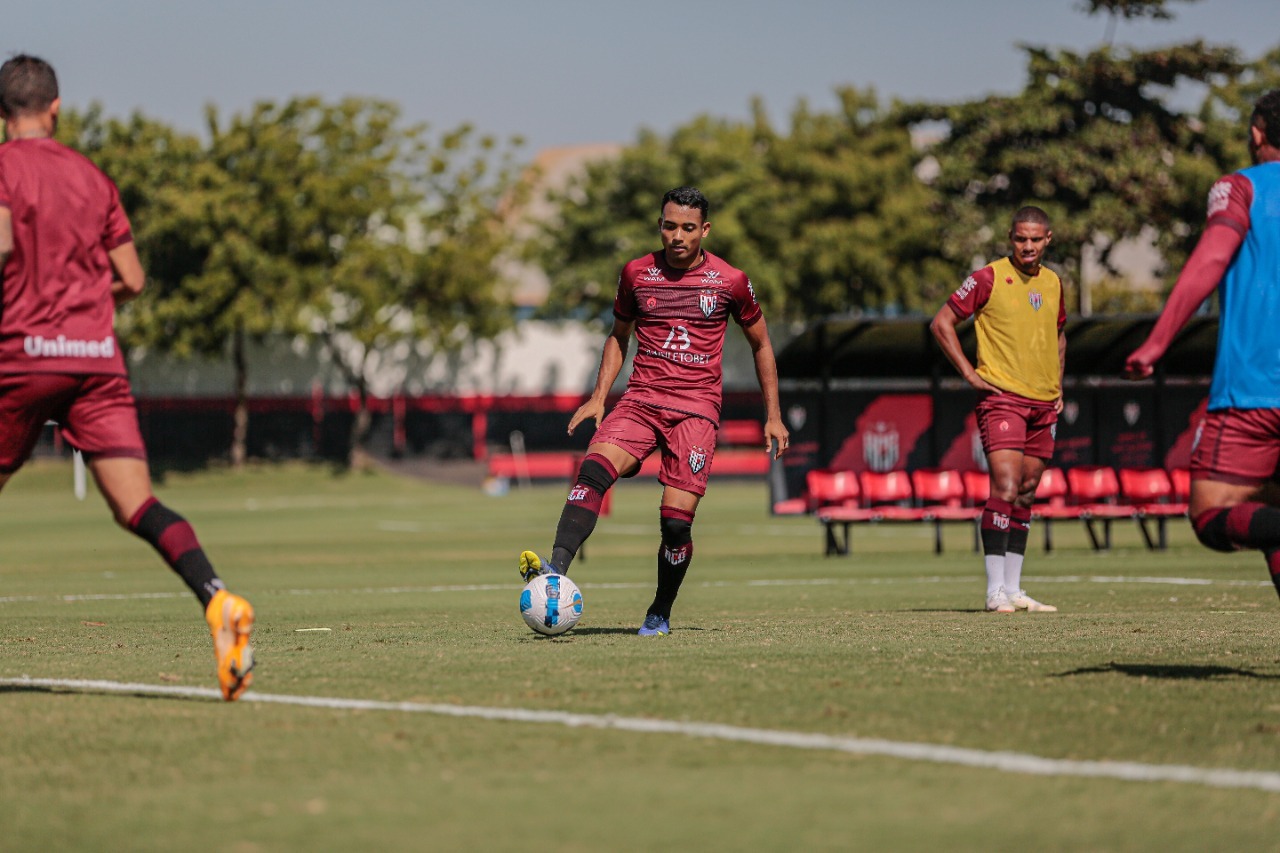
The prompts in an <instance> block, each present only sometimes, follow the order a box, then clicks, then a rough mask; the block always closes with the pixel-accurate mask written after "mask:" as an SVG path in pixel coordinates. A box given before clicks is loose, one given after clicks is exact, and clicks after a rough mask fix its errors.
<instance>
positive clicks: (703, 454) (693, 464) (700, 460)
mask: <svg viewBox="0 0 1280 853" xmlns="http://www.w3.org/2000/svg"><path fill="white" fill-rule="evenodd" d="M706 465H707V451H705V450H703V449H702V448H701V447H699V446H698V445H696V444H695V445H694V446H693V447H692V448H691V449H690V450H689V470H690V471H692V472H693V473H695V474H697V473H699V472H701V471H702V469H703V468H705V467H706Z"/></svg>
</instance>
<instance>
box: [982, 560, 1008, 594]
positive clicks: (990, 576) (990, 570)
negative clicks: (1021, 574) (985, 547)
mask: <svg viewBox="0 0 1280 853" xmlns="http://www.w3.org/2000/svg"><path fill="white" fill-rule="evenodd" d="M1004 558H1005V555H1004V554H998V555H987V556H986V557H985V558H984V559H985V561H986V565H987V598H990V597H991V596H993V595H995V594H996V593H997V592H999V591H1000V588H1001V587H1002V586H1004Z"/></svg>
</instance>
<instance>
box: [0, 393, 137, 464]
mask: <svg viewBox="0 0 1280 853" xmlns="http://www.w3.org/2000/svg"><path fill="white" fill-rule="evenodd" d="M46 421H55V422H56V423H57V424H58V426H59V427H60V428H61V430H62V435H63V437H64V438H66V440H67V443H68V444H70V445H71V446H72V447H74V448H75V449H76V450H79V451H81V452H82V453H84V454H86V455H88V456H125V457H131V458H135V459H146V458H147V451H146V447H145V446H144V445H143V443H142V433H141V432H140V431H139V430H138V411H137V406H136V405H135V403H134V401H133V394H132V393H131V392H130V390H129V380H128V379H126V378H125V377H123V376H101V375H85V374H78V375H72V374H65V373H0V473H5V474H11V473H13V472H14V471H17V470H18V469H19V468H21V467H22V463H24V462H26V461H27V457H28V456H30V455H31V450H32V448H34V447H35V446H36V442H37V441H39V439H40V433H41V431H42V430H43V429H44V425H45V422H46Z"/></svg>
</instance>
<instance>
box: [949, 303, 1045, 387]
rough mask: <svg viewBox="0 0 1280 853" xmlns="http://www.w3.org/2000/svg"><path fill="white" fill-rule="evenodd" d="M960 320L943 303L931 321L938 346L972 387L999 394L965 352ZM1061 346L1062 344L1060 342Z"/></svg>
mask: <svg viewBox="0 0 1280 853" xmlns="http://www.w3.org/2000/svg"><path fill="white" fill-rule="evenodd" d="M959 322H960V317H958V316H957V315H956V312H955V311H952V310H951V306H950V305H943V306H942V307H941V308H939V309H938V313H937V314H935V315H934V317H933V321H932V322H931V323H929V331H930V332H932V333H933V338H934V340H936V341H937V342H938V346H940V347H942V352H943V354H944V355H946V357H947V361H949V362H951V364H952V366H953V367H955V369H956V372H957V373H959V374H960V376H961V378H962V379H964V381H965V382H968V383H969V385H970V387H972V388H976V389H978V390H979V391H991V392H992V393H995V394H999V393H1000V389H999V388H997V387H996V386H994V385H992V384H991V383H990V382H988V381H987V380H985V379H983V378H982V377H981V376H979V375H978V371H977V370H975V369H974V367H973V364H971V363H970V362H969V359H968V357H967V356H965V354H964V347H962V346H960V336H959V335H957V334H956V324H957V323H959ZM1059 346H1061V344H1059Z"/></svg>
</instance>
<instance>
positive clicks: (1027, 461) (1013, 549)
mask: <svg viewBox="0 0 1280 853" xmlns="http://www.w3.org/2000/svg"><path fill="white" fill-rule="evenodd" d="M1056 421H1057V416H1056V414H1054V415H1052V420H1051V421H1050V420H1049V419H1048V418H1046V419H1045V422H1043V423H1039V424H1035V423H1033V424H1032V425H1031V429H1029V430H1028V435H1027V446H1026V452H1025V453H1024V454H1023V457H1022V480H1021V482H1020V483H1019V484H1018V497H1017V499H1016V500H1014V502H1013V511H1012V512H1011V513H1010V514H1009V541H1008V544H1007V546H1006V549H1005V555H1004V589H1005V594H1006V595H1007V596H1008V597H1009V602H1010V603H1011V604H1012V605H1013V606H1014V609H1015V610H1026V611H1027V612H1028V613H1056V612H1057V610H1058V608H1056V607H1054V606H1053V605H1052V604H1045V603H1043V602H1040V601H1036V600H1035V599H1034V598H1032V597H1031V596H1029V595H1027V592H1026V590H1024V589H1023V588H1022V564H1023V562H1024V559H1025V557H1026V553H1027V541H1028V539H1029V538H1030V535H1031V505H1032V503H1033V502H1034V501H1035V497H1036V488H1037V487H1038V486H1039V485H1040V477H1041V476H1043V475H1044V469H1045V468H1046V467H1047V466H1048V464H1049V459H1050V458H1052V456H1053V437H1052V432H1051V430H1050V429H1049V425H1050V424H1051V423H1055V422H1056Z"/></svg>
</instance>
